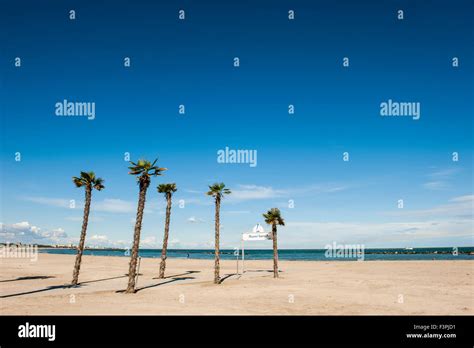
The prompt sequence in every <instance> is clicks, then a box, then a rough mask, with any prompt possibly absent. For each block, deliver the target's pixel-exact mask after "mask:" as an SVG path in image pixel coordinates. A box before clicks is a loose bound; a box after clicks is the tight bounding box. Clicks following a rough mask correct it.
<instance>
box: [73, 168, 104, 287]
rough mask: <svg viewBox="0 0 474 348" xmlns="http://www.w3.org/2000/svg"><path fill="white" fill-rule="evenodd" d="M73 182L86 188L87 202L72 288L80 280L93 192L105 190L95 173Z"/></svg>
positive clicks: (75, 177) (75, 179) (83, 175)
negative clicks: (94, 190)
mask: <svg viewBox="0 0 474 348" xmlns="http://www.w3.org/2000/svg"><path fill="white" fill-rule="evenodd" d="M72 181H73V182H74V184H75V185H76V187H84V188H85V191H86V200H85V204H84V217H83V219H82V230H81V239H80V240H79V245H78V246H77V255H76V263H75V265H74V271H73V273H72V282H71V285H72V286H76V285H77V282H78V280H79V270H80V268H81V261H82V254H83V252H84V243H85V241H86V233H87V224H88V223H89V211H90V207H91V199H92V190H93V189H96V190H97V191H101V190H102V189H104V188H105V186H104V185H103V183H104V180H102V179H101V178H96V177H95V174H94V172H81V175H80V176H78V177H77V176H73V177H72Z"/></svg>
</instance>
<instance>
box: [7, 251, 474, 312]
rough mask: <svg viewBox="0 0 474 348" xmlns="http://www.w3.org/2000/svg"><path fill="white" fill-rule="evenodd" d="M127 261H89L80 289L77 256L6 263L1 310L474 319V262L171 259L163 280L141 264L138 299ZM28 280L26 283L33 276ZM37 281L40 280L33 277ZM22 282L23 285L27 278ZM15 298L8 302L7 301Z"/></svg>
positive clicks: (150, 265)
mask: <svg viewBox="0 0 474 348" xmlns="http://www.w3.org/2000/svg"><path fill="white" fill-rule="evenodd" d="M128 262H129V258H127V257H106V256H84V257H83V263H82V267H81V274H80V277H79V281H80V282H81V286H80V287H78V288H63V287H62V285H64V284H67V283H68V282H70V281H71V275H72V268H73V264H74V256H72V255H53V254H39V256H38V260H37V261H36V262H32V261H30V260H28V259H13V258H9V259H4V258H2V259H0V267H1V272H0V296H2V297H1V298H0V313H1V314H3V315H5V314H16V315H34V314H45V315H48V314H66V315H67V314H112V315H114V314H158V315H160V314H248V315H265V314H284V315H314V314H325V315H349V314H400V315H407V314H408V315H409V314H440V315H449V314H461V315H463V314H465V315H467V314H469V315H472V314H474V295H473V294H474V277H473V274H474V261H363V262H357V261H347V262H346V261H341V262H338V261H331V262H320V261H281V262H280V270H281V273H280V278H279V279H274V278H273V274H272V272H271V271H270V270H271V269H272V260H262V261H246V269H247V272H246V273H245V274H244V275H242V276H238V275H235V272H236V262H235V261H221V276H222V277H223V278H225V279H224V281H223V283H222V284H220V285H215V284H213V283H212V280H213V266H214V261H213V260H192V259H188V260H182V259H168V261H167V269H166V273H167V277H168V278H166V279H161V280H159V279H155V277H156V276H157V274H158V269H159V259H142V262H141V269H140V273H141V274H143V275H142V276H140V278H139V281H138V289H139V291H138V292H137V293H136V294H124V293H118V292H117V290H123V289H125V288H126V284H127V280H128V278H127V277H126V276H125V273H126V272H127V271H128ZM28 277H30V279H28ZM35 277H36V278H35ZM22 278H23V279H22ZM9 295H12V296H9Z"/></svg>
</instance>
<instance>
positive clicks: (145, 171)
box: [125, 159, 166, 293]
mask: <svg viewBox="0 0 474 348" xmlns="http://www.w3.org/2000/svg"><path fill="white" fill-rule="evenodd" d="M156 161H157V160H155V161H154V162H153V163H151V162H150V161H147V160H144V159H141V160H138V162H137V163H134V162H132V161H130V163H131V166H130V167H128V168H129V169H130V172H129V173H128V174H131V175H138V176H137V183H138V185H139V187H140V193H139V195H138V207H137V217H136V219H135V231H134V234H133V247H132V255H131V257H130V267H129V271H128V287H127V290H126V291H125V292H126V293H134V292H135V277H136V273H137V259H138V248H139V246H140V232H141V230H142V219H143V211H144V210H145V200H146V191H147V190H148V186H150V182H151V179H150V178H151V177H152V176H157V175H161V173H162V172H163V171H165V170H166V168H160V167H157V166H155V164H156Z"/></svg>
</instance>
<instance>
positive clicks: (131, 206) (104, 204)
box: [23, 197, 136, 213]
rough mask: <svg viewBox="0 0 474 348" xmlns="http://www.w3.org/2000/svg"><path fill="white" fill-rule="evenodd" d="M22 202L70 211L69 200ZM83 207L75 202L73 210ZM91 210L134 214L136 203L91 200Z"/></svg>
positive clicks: (40, 199)
mask: <svg viewBox="0 0 474 348" xmlns="http://www.w3.org/2000/svg"><path fill="white" fill-rule="evenodd" d="M23 200H26V201H28V202H33V203H38V204H41V205H46V206H51V207H58V208H68V209H71V208H70V206H69V205H70V200H67V199H62V198H48V197H23ZM83 205H84V203H83V202H79V201H76V202H75V209H82V207H83ZM91 209H92V210H93V211H99V212H107V213H134V212H135V211H136V202H134V201H126V200H123V199H117V198H106V199H103V200H101V201H99V200H97V201H96V200H94V199H93V200H92V207H91Z"/></svg>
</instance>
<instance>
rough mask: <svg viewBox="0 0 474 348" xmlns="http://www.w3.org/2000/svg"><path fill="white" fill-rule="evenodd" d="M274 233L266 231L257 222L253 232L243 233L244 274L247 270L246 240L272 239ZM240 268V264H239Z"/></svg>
mask: <svg viewBox="0 0 474 348" xmlns="http://www.w3.org/2000/svg"><path fill="white" fill-rule="evenodd" d="M271 239H272V233H271V232H265V230H264V229H263V227H262V225H260V224H256V225H255V226H254V227H253V229H252V233H243V234H242V274H243V273H244V272H245V245H244V242H245V241H257V240H271ZM237 268H238V265H237Z"/></svg>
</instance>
